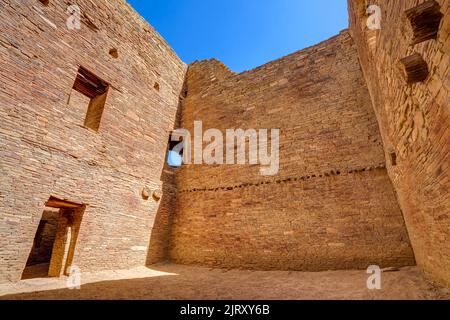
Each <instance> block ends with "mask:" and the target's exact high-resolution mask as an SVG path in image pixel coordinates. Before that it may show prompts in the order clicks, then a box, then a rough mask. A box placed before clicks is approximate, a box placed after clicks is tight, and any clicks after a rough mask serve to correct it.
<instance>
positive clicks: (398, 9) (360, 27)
mask: <svg viewBox="0 0 450 320" xmlns="http://www.w3.org/2000/svg"><path fill="white" fill-rule="evenodd" d="M370 3H371V4H376V5H379V7H380V8H381V13H382V16H381V29H380V30H373V31H372V30H368V28H367V27H366V20H367V16H366V15H365V14H364V12H365V6H366V5H367V4H368V3H366V2H365V1H362V0H358V1H356V0H351V1H349V12H350V21H351V26H350V29H351V33H352V35H353V37H354V39H355V41H356V44H357V47H358V51H359V55H360V59H361V63H362V67H363V70H364V74H365V78H366V81H367V84H368V87H369V90H370V94H371V97H372V100H373V104H374V108H375V112H376V114H377V117H378V120H379V123H380V130H381V133H382V137H383V141H384V144H385V149H386V154H387V157H388V158H390V159H391V161H389V163H388V172H389V176H390V178H391V180H392V181H393V184H394V186H395V189H396V191H397V193H398V198H399V202H400V206H401V208H402V210H403V213H404V216H405V221H406V225H407V228H408V231H409V235H410V237H411V243H412V246H413V248H414V252H415V256H416V259H417V263H418V265H419V266H420V267H422V268H423V269H424V270H425V271H426V272H427V273H430V274H431V275H433V276H434V278H435V279H437V280H440V281H442V282H444V283H447V284H448V285H449V284H450V241H449V240H450V197H449V190H450V179H449V177H450V109H449V106H450V100H449V99H450V98H449V93H450V76H449V71H450V1H448V0H439V1H437V2H436V3H437V4H439V6H440V8H439V10H440V12H441V15H443V16H442V20H441V23H440V24H437V25H436V26H435V31H436V32H437V35H436V36H434V37H432V38H431V39H425V38H423V39H422V40H425V41H422V42H420V43H419V41H420V40H421V38H422V37H417V35H419V36H420V34H421V33H423V31H424V30H427V28H430V27H431V29H433V24H434V22H433V19H430V17H431V18H433V15H435V13H434V14H431V15H428V16H427V14H425V15H424V14H421V12H422V13H423V12H426V11H424V10H423V9H421V10H417V9H414V8H415V7H416V6H417V5H423V3H425V1H417V0H403V1H388V0H373V1H371V2H370ZM429 4H431V5H433V3H430V2H428V3H427V4H426V6H428V5H429ZM422 8H424V7H422ZM410 9H412V10H411V11H408V12H409V15H407V14H406V12H405V11H406V10H410ZM431 12H432V11H431ZM408 16H409V18H408ZM410 18H411V19H412V21H413V25H415V26H418V28H417V30H416V36H415V37H414V29H413V27H412V24H411V23H410V22H409V19H410ZM426 33H427V34H431V35H432V34H433V32H426ZM413 39H415V40H416V41H413ZM415 42H418V43H417V44H415ZM414 53H417V54H419V56H418V55H415V56H416V57H421V59H422V62H421V63H422V64H425V68H416V69H417V70H419V71H420V69H423V70H426V69H428V72H429V74H428V75H427V74H426V73H425V74H424V76H425V78H423V77H422V79H419V80H421V81H418V82H415V83H412V82H411V83H409V84H408V83H407V81H406V79H407V78H406V77H405V74H406V73H405V71H404V70H405V68H404V67H403V65H402V62H401V60H402V59H403V58H405V57H409V56H413V54H414ZM418 61H420V59H418ZM412 70H413V71H414V68H413V69H412ZM417 70H416V71H417ZM417 74H420V72H416V75H417ZM410 76H411V75H410ZM410 80H411V79H410Z"/></svg>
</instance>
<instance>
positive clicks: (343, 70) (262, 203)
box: [171, 31, 414, 271]
mask: <svg viewBox="0 0 450 320" xmlns="http://www.w3.org/2000/svg"><path fill="white" fill-rule="evenodd" d="M185 89H186V92H185V94H187V96H186V99H185V100H184V101H183V105H182V118H181V127H182V128H187V129H189V130H190V131H191V132H193V123H194V121H196V120H197V121H198V120H201V121H202V122H203V130H204V131H205V130H207V129H209V128H217V129H220V130H221V131H222V132H225V130H226V129H235V128H242V129H244V130H245V129H262V128H266V129H272V128H274V129H280V130H281V136H280V171H279V173H278V174H277V175H275V176H271V177H264V176H261V175H260V171H259V170H260V166H258V165H256V166H238V165H234V166H233V165H220V166H217V165H216V166H205V165H185V166H183V167H182V168H181V169H178V171H177V189H178V202H177V209H176V213H175V216H174V221H173V228H172V236H171V258H172V259H173V261H174V262H177V263H185V264H199V265H207V266H214V267H227V268H255V269H280V270H286V269H295V270H312V271H318V270H327V269H346V268H367V266H368V265H370V264H378V265H380V266H404V265H412V264H414V257H413V253H412V250H411V247H410V243H409V239H408V234H407V232H406V229H405V225H404V221H403V217H402V214H401V211H400V208H399V206H398V203H397V199H396V197H395V194H394V190H393V188H392V185H391V182H390V181H389V178H388V175H387V172H386V168H385V157H384V152H383V147H382V143H381V137H380V134H379V130H378V124H377V121H376V117H375V114H374V112H373V109H372V105H371V101H370V96H369V92H368V90H367V87H366V84H365V80H364V77H363V74H362V72H361V68H360V65H359V62H358V54H357V51H356V47H355V44H354V43H353V41H352V39H351V37H350V36H349V34H348V32H346V31H344V32H342V33H341V34H340V35H338V36H336V37H334V38H332V39H330V40H328V41H325V42H323V43H321V44H318V45H317V46H314V47H311V48H308V49H305V50H303V51H300V52H297V53H294V54H292V55H289V56H287V57H284V58H282V59H279V60H277V61H274V62H271V63H268V64H266V65H264V66H261V67H259V68H257V69H254V70H251V71H247V72H244V73H242V74H239V75H237V74H234V73H232V72H231V71H229V70H228V69H227V68H226V67H225V66H224V65H223V64H222V63H220V62H218V61H216V60H210V61H203V62H196V63H194V64H192V65H191V66H190V67H189V70H188V74H187V80H186V88H185ZM205 145H206V143H205Z"/></svg>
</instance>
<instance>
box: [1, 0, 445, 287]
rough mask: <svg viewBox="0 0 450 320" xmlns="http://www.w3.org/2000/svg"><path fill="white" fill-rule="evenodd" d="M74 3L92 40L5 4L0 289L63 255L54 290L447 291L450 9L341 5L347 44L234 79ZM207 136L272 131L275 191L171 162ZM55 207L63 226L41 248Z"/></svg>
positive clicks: (45, 13) (124, 10)
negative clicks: (156, 282) (149, 273)
mask: <svg viewBox="0 0 450 320" xmlns="http://www.w3.org/2000/svg"><path fill="white" fill-rule="evenodd" d="M76 3H77V5H78V6H79V8H80V18H81V29H80V30H77V29H75V30H69V28H68V26H67V24H66V22H67V19H68V17H69V14H70V12H72V13H76V10H75V11H73V10H74V9H73V8H72V9H70V10H68V5H69V4H67V3H66V2H62V1H38V0H21V1H8V0H0V28H1V30H2V32H1V33H0V61H1V64H0V119H1V122H0V170H1V175H0V283H2V282H8V281H17V280H19V279H20V277H21V275H22V272H23V270H24V268H25V266H26V264H27V260H28V261H33V263H34V262H36V263H39V262H40V261H41V259H42V261H44V260H45V261H48V259H49V257H48V254H49V252H50V250H49V247H50V246H51V243H52V242H53V248H52V256H51V259H50V260H51V261H50V267H49V274H50V275H52V276H59V275H61V274H64V273H65V272H66V271H67V268H68V267H70V266H71V265H74V266H77V267H80V269H81V271H82V272H83V271H86V272H95V271H98V270H114V269H125V268H132V267H135V266H142V265H144V264H151V263H154V262H158V261H163V260H168V259H171V260H172V261H173V262H176V263H183V264H198V265H204V266H212V267H222V268H246V269H277V270H311V271H318V270H327V269H349V268H366V267H367V266H368V265H371V264H376V265H379V266H381V267H388V266H392V267H398V266H407V265H413V264H415V257H416V258H417V262H418V264H419V266H420V267H421V268H423V269H424V270H425V271H426V272H427V273H429V274H431V275H432V276H433V277H434V279H437V280H439V281H441V282H443V283H446V284H447V285H450V245H449V241H448V240H449V235H450V220H449V212H450V200H449V193H448V190H449V189H450V179H449V175H450V167H449V163H450V159H449V155H450V152H449V148H450V147H449V146H450V129H449V128H450V115H449V108H448V106H449V91H450V77H449V70H450V67H449V65H450V38H449V34H450V32H449V31H450V17H449V15H450V9H449V4H450V0H437V1H419V0H404V1H388V0H372V1H366V0H349V12H350V33H349V32H348V31H343V32H341V33H340V34H339V35H338V36H336V37H333V38H331V39H329V40H327V41H325V42H323V43H320V44H318V45H316V46H313V47H311V48H307V49H305V50H302V51H299V52H296V53H294V54H291V55H289V56H286V57H284V58H281V59H279V60H276V61H273V62H270V63H268V64H266V65H263V66H261V67H259V68H256V69H254V70H250V71H247V72H243V73H241V74H235V73H233V72H232V71H230V70H229V69H228V68H227V67H226V66H225V65H224V64H222V63H221V62H219V61H217V60H209V61H202V62H196V63H193V64H191V65H190V66H189V69H188V70H187V66H186V65H185V64H184V63H183V62H181V61H180V59H179V58H178V57H177V56H176V55H175V53H174V52H173V51H172V50H171V48H170V47H169V46H168V45H167V44H166V42H165V41H164V40H163V39H162V38H161V36H160V35H158V34H157V32H156V31H155V30H154V29H153V28H152V27H150V26H149V25H148V24H147V23H146V22H145V21H144V20H143V19H142V18H141V17H140V16H139V15H138V14H137V13H136V12H135V11H134V10H133V9H132V8H131V7H130V6H129V5H128V4H126V3H125V2H124V1H123V0H115V1H90V0H77V1H76ZM369 4H376V5H379V6H380V8H381V11H380V12H381V14H382V15H381V18H382V20H381V21H382V24H381V25H382V29H381V30H369V29H368V28H367V26H366V20H367V18H368V16H367V14H366V7H367V6H368V5H369ZM196 120H201V121H202V122H203V131H205V130H207V129H209V128H215V129H219V130H221V131H222V132H225V130H226V129H236V128H241V129H244V130H245V129H269V130H270V129H280V169H279V172H278V174H276V175H275V176H262V175H261V174H260V166H259V165H245V166H244V165H224V166H218V165H212V166H207V165H184V166H183V167H182V168H180V169H173V168H170V167H169V166H168V165H167V164H164V163H165V161H166V155H167V145H168V139H169V134H170V132H171V131H172V130H173V129H174V128H179V127H181V128H186V129H189V130H190V131H191V132H193V123H194V121H196ZM380 131H381V134H380ZM385 159H387V161H386V160H385ZM391 181H392V182H391ZM46 206H47V208H46ZM48 207H51V208H53V210H52V211H51V216H52V217H51V220H52V221H56V220H57V221H58V222H57V223H56V222H52V223H51V225H49V226H48V228H47V229H45V230H41V231H43V232H40V231H39V225H42V222H43V221H44V220H49V216H48V215H49V213H48V212H49V211H48V210H49V209H48ZM402 211H403V213H404V217H403V214H402ZM405 220H406V221H405ZM405 222H406V224H405ZM405 225H406V227H405ZM55 228H56V230H55ZM37 233H38V234H41V237H40V238H39V239H40V241H42V243H41V244H40V245H41V247H40V248H36V246H34V247H33V242H34V240H35V236H36V234H37ZM408 234H409V235H408ZM409 237H410V238H411V243H412V247H411V244H410V240H409ZM39 239H38V240H39ZM37 249H39V250H37ZM413 250H414V253H415V256H414V253H413ZM41 251H42V252H41ZM29 259H30V260H29Z"/></svg>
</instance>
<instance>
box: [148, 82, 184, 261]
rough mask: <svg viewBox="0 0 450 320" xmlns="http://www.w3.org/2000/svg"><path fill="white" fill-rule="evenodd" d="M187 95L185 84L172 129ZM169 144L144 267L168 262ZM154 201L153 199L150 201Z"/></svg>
mask: <svg viewBox="0 0 450 320" xmlns="http://www.w3.org/2000/svg"><path fill="white" fill-rule="evenodd" d="M186 95H187V88H186V84H185V85H184V86H183V88H182V91H181V93H180V101H179V104H178V109H177V114H176V117H175V123H174V128H179V127H180V123H181V111H182V109H183V103H184V99H185V98H186ZM170 134H171V133H170V132H168V133H167V141H168V142H169V141H170ZM169 148H170V143H168V144H167V147H166V157H165V162H164V168H163V171H162V173H161V181H162V190H161V191H162V197H161V199H160V200H159V206H158V210H157V212H156V216H155V220H154V223H153V229H152V230H151V232H150V243H149V246H148V252H147V259H146V265H151V264H155V263H158V262H168V261H170V236H171V231H172V220H173V216H174V214H175V210H176V203H177V187H176V178H175V174H176V170H177V169H176V168H173V167H171V166H169V165H168V155H169ZM152 201H154V199H152Z"/></svg>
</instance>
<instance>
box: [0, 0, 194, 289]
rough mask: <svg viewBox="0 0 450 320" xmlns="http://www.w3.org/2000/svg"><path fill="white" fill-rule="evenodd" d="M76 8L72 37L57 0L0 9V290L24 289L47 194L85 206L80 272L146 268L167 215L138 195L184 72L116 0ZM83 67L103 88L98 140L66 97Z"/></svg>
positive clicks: (152, 173)
mask: <svg viewBox="0 0 450 320" xmlns="http://www.w3.org/2000/svg"><path fill="white" fill-rule="evenodd" d="M76 3H77V4H78V5H79V7H80V9H81V29H80V30H69V29H68V28H67V26H66V20H67V18H68V17H69V15H68V14H67V12H66V11H67V7H68V5H67V4H66V2H64V1H49V4H48V5H44V4H43V3H42V2H41V1H37V0H26V1H5V0H2V1H0V29H1V30H2V32H1V34H0V60H1V64H0V81H1V86H0V104H1V107H0V118H1V123H0V166H1V176H0V213H1V214H0V235H1V236H0V248H1V250H0V282H5V281H15V280H18V279H20V276H21V273H22V271H23V269H24V267H25V264H26V261H27V258H28V256H29V254H30V251H31V248H32V245H33V239H34V237H35V234H36V230H37V228H38V225H39V223H40V220H41V217H42V213H43V211H44V209H45V206H44V205H45V203H46V201H47V200H48V199H49V197H50V196H54V197H57V198H59V199H67V200H70V201H73V202H76V203H79V204H83V205H86V210H85V211H84V214H83V217H82V221H81V225H80V230H79V234H78V239H77V243H76V247H75V253H74V256H73V262H72V263H73V264H74V265H77V266H79V267H80V268H81V270H82V271H96V270H101V269H117V268H129V267H133V266H139V265H144V264H145V263H146V259H147V255H148V252H147V251H148V246H149V242H150V237H151V234H152V227H153V224H154V221H155V219H156V216H157V214H156V213H157V211H158V210H160V211H161V210H163V211H164V210H165V209H164V208H159V206H160V204H161V206H164V204H165V202H164V201H159V202H158V201H155V200H153V199H152V198H150V199H148V200H144V199H143V198H142V196H141V190H142V189H143V188H144V187H148V188H149V190H155V189H160V188H161V187H162V182H161V179H162V178H161V172H162V169H163V165H164V161H165V154H166V147H167V141H168V135H169V132H170V131H171V130H172V129H173V126H174V121H175V116H176V112H177V108H178V101H179V94H180V92H181V89H182V85H183V79H184V74H185V71H186V67H185V65H184V63H182V62H181V61H180V60H179V59H178V58H177V56H176V55H175V54H174V53H173V51H172V50H171V49H170V48H169V46H168V45H167V44H166V43H165V41H164V40H163V39H162V38H161V37H160V36H159V35H158V34H157V33H156V32H155V31H154V30H153V29H152V28H151V27H150V26H149V25H148V24H147V23H146V22H145V21H144V20H143V19H142V18H141V17H140V16H139V15H138V14H137V13H136V12H135V11H134V10H133V9H132V8H131V7H130V6H129V5H128V4H126V3H124V2H123V1H83V0H80V1H76ZM80 66H82V67H84V68H86V69H87V70H89V71H90V72H92V73H93V74H94V75H95V76H97V77H98V78H99V79H101V80H103V81H104V82H106V83H107V84H109V89H108V91H107V96H106V103H105V105H104V110H103V113H102V114H100V113H95V112H96V111H98V109H96V108H97V105H96V103H94V105H93V106H92V107H93V109H92V110H91V111H92V112H94V113H95V117H97V116H99V115H101V121H100V127H99V128H98V132H95V131H94V130H90V129H88V128H86V127H84V124H86V125H87V126H91V125H90V124H88V123H85V117H86V114H87V107H88V105H89V98H87V97H86V96H85V95H82V94H81V93H79V92H78V91H76V90H73V89H72V87H73V86H74V83H75V79H76V78H77V73H78V69H79V67H80ZM78 89H79V90H80V88H78ZM95 102H98V101H95ZM95 117H94V118H95ZM94 120H95V119H94ZM167 210H170V208H169V209H167ZM167 227H168V226H167V225H166V228H167ZM159 228H162V229H164V225H160V226H159ZM167 231H168V230H166V232H162V231H158V232H156V233H155V234H154V235H153V238H154V239H155V238H156V240H154V241H153V243H154V244H155V245H158V244H160V243H161V241H157V239H158V237H167V235H166V234H167ZM152 250H153V251H156V252H159V251H164V249H158V248H154V249H152ZM161 256H162V255H157V257H161Z"/></svg>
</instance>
